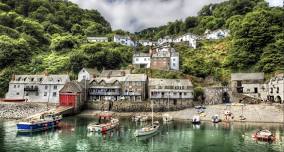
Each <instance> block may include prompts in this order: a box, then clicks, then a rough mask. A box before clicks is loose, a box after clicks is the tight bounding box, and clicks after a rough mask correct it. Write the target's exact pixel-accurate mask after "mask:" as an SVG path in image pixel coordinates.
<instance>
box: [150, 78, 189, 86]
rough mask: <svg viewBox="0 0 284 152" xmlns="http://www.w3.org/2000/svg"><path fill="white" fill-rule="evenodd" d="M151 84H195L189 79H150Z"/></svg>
mask: <svg viewBox="0 0 284 152" xmlns="http://www.w3.org/2000/svg"><path fill="white" fill-rule="evenodd" d="M149 86H193V85H192V83H191V81H190V80H189V79H156V78H150V79H149Z"/></svg>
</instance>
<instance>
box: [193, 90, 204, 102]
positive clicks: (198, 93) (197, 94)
mask: <svg viewBox="0 0 284 152" xmlns="http://www.w3.org/2000/svg"><path fill="white" fill-rule="evenodd" d="M193 92H194V101H199V102H203V101H204V99H205V94H204V89H203V88H202V87H195V88H194V89H193Z"/></svg>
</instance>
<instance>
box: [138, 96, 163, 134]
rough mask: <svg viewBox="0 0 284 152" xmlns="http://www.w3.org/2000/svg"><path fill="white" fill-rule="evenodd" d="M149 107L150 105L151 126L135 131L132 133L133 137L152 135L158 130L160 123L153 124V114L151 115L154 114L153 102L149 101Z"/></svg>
mask: <svg viewBox="0 0 284 152" xmlns="http://www.w3.org/2000/svg"><path fill="white" fill-rule="evenodd" d="M151 105H152V125H150V126H148V127H144V128H141V129H137V130H136V131H135V132H134V136H135V137H141V136H146V135H150V134H154V133H156V132H157V131H158V129H159V128H160V123H159V122H158V121H155V122H154V114H153V113H154V112H153V102H152V101H151Z"/></svg>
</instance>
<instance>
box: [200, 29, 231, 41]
mask: <svg viewBox="0 0 284 152" xmlns="http://www.w3.org/2000/svg"><path fill="white" fill-rule="evenodd" d="M229 33H230V31H229V30H226V29H224V30H223V29H218V30H215V31H210V30H206V31H205V33H204V37H205V39H207V40H219V39H223V38H226V37H228V36H229V35H230V34H229Z"/></svg>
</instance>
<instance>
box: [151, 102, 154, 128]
mask: <svg viewBox="0 0 284 152" xmlns="http://www.w3.org/2000/svg"><path fill="white" fill-rule="evenodd" d="M151 105H152V126H153V118H154V115H153V111H154V110H153V100H151Z"/></svg>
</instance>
